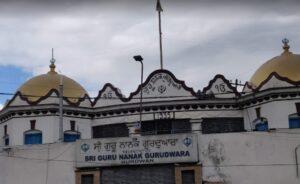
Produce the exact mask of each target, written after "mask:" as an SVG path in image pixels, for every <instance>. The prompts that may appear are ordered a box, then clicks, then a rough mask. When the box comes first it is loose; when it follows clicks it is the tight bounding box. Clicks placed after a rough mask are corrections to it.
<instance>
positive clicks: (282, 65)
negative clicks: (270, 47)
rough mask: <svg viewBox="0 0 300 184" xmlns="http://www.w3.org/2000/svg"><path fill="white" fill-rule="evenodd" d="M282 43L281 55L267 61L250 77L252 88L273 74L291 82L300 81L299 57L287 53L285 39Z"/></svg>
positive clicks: (287, 48)
mask: <svg viewBox="0 0 300 184" xmlns="http://www.w3.org/2000/svg"><path fill="white" fill-rule="evenodd" d="M282 42H283V43H284V45H283V49H284V51H283V53H282V54H281V55H280V56H276V57H274V58H272V59H270V60H269V61H267V62H266V63H265V64H263V65H262V66H261V67H259V68H258V70H256V72H255V73H254V75H253V76H252V77H251V79H250V82H251V84H252V85H254V87H257V86H259V85H260V84H261V82H263V81H264V80H266V79H267V78H268V77H269V76H270V74H271V73H273V72H276V73H277V74H278V75H280V76H281V77H286V78H288V79H290V80H292V81H300V55H298V54H293V53H292V52H290V51H289V48H290V46H289V45H288V40H287V39H284V40H282Z"/></svg>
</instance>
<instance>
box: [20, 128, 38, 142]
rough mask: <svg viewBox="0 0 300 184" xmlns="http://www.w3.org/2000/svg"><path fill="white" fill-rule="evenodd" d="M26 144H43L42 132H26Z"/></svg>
mask: <svg viewBox="0 0 300 184" xmlns="http://www.w3.org/2000/svg"><path fill="white" fill-rule="evenodd" d="M24 143H25V144H42V132H41V131H38V130H30V131H27V132H25V135H24Z"/></svg>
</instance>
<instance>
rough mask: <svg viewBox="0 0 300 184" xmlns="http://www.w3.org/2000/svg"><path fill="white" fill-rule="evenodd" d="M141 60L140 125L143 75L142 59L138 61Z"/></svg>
mask: <svg viewBox="0 0 300 184" xmlns="http://www.w3.org/2000/svg"><path fill="white" fill-rule="evenodd" d="M139 62H141V94H140V126H141V125H142V108H143V107H142V103H143V87H142V84H143V76H144V64H143V61H139Z"/></svg>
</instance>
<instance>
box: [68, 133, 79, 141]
mask: <svg viewBox="0 0 300 184" xmlns="http://www.w3.org/2000/svg"><path fill="white" fill-rule="evenodd" d="M77 139H80V133H79V132H75V131H69V132H65V133H64V142H75V141H76V140H77Z"/></svg>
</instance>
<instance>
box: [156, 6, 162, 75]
mask: <svg viewBox="0 0 300 184" xmlns="http://www.w3.org/2000/svg"><path fill="white" fill-rule="evenodd" d="M156 11H157V12H158V29H159V50H160V69H163V52H162V32H161V16H160V14H161V12H162V11H163V9H162V7H161V4H160V0H157V3H156Z"/></svg>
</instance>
